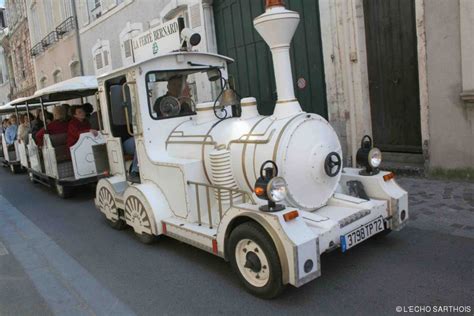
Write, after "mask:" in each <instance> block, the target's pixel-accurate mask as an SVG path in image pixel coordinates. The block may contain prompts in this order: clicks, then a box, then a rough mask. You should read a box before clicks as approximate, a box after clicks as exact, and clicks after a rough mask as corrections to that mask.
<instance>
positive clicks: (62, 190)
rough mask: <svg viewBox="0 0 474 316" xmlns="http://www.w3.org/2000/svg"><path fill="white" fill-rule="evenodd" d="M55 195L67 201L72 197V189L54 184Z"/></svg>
mask: <svg viewBox="0 0 474 316" xmlns="http://www.w3.org/2000/svg"><path fill="white" fill-rule="evenodd" d="M56 194H57V195H58V196H59V197H60V198H61V199H68V198H70V197H71V196H72V188H70V187H68V186H64V185H61V184H58V183H56Z"/></svg>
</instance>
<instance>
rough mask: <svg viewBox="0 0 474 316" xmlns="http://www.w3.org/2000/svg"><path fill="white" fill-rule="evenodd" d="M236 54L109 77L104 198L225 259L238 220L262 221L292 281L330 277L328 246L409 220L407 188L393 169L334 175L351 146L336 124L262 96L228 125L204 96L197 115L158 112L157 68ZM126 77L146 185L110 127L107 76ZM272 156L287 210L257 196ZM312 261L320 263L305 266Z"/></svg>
mask: <svg viewBox="0 0 474 316" xmlns="http://www.w3.org/2000/svg"><path fill="white" fill-rule="evenodd" d="M226 61H227V60H226V59H224V58H223V57H220V56H216V55H210V54H201V53H172V54H168V55H165V56H160V57H159V58H156V59H154V60H152V61H149V62H145V63H141V64H139V65H136V66H132V67H130V68H128V69H123V70H121V71H119V72H118V73H117V74H111V75H107V76H104V77H103V78H100V79H99V86H100V88H99V91H104V92H103V93H101V94H100V97H101V110H102V112H103V118H104V126H105V130H104V135H105V138H106V143H107V151H108V158H109V165H110V177H108V178H104V179H101V180H100V181H99V183H98V185H97V194H96V200H95V202H96V205H97V207H98V208H99V209H100V210H101V211H102V212H103V213H104V214H105V216H106V217H107V218H108V219H109V220H112V221H117V220H119V219H122V220H124V221H125V222H126V223H127V224H128V225H130V226H132V227H133V229H134V230H135V232H136V233H138V234H143V233H146V234H150V235H161V234H165V235H167V236H170V237H173V238H176V239H178V240H181V241H184V242H187V243H189V244H192V245H194V246H196V247H199V248H201V249H204V250H206V251H209V252H211V253H214V254H216V255H218V256H221V257H224V258H227V254H226V249H225V247H226V239H227V237H228V235H229V232H230V229H232V228H233V223H234V221H236V220H242V219H245V220H253V221H255V222H257V223H259V224H260V225H261V226H262V227H264V228H265V230H266V231H267V232H268V233H269V235H270V236H271V237H272V239H273V241H274V243H275V246H276V248H277V249H278V254H279V256H280V261H281V264H282V270H283V274H284V276H283V279H284V282H285V283H289V284H292V285H295V286H300V285H302V284H304V283H306V282H308V281H310V280H312V279H314V278H316V277H317V276H319V275H320V267H319V262H320V259H319V256H320V254H321V253H323V252H325V251H328V250H331V249H334V248H337V247H338V246H339V245H340V237H341V235H344V234H346V233H348V232H350V231H352V230H353V229H354V228H356V227H360V226H361V225H363V224H365V223H368V222H370V221H371V220H373V219H376V218H378V217H380V216H382V217H383V218H384V219H386V220H387V221H388V225H389V227H391V228H395V229H399V228H401V226H402V225H403V223H402V222H401V220H400V212H401V211H402V210H404V211H405V212H408V209H407V194H406V192H405V191H403V190H402V189H401V188H400V187H399V186H398V185H397V184H396V182H395V181H394V180H390V181H388V182H385V180H384V179H383V176H384V175H385V174H386V173H385V172H381V173H379V174H378V175H375V176H370V177H364V176H359V174H358V171H359V170H357V169H349V168H345V169H344V170H343V171H341V172H339V174H337V176H335V177H329V176H327V175H326V173H325V172H324V159H325V157H326V156H327V155H328V153H330V152H337V153H339V154H341V147H340V144H339V141H338V138H337V135H336V134H335V132H334V130H333V129H332V127H331V126H330V125H329V124H328V123H327V121H326V120H324V119H323V118H322V117H320V116H318V115H316V114H310V113H304V112H302V111H298V112H297V113H292V114H291V113H287V115H285V116H284V117H279V116H261V115H259V114H258V112H257V104H256V102H255V99H253V98H247V99H244V100H243V101H242V116H241V117H239V118H232V119H227V120H224V121H222V122H220V123H219V124H216V123H217V122H218V120H217V119H216V118H215V117H214V114H213V112H212V111H213V110H212V109H211V108H210V105H209V103H207V104H198V106H197V107H198V108H197V115H193V116H185V117H177V118H171V119H163V120H159V121H156V120H153V119H152V118H151V117H150V115H149V113H148V102H147V94H146V89H145V84H144V82H145V78H144V76H145V74H146V73H147V72H148V71H151V70H157V69H174V70H176V69H180V67H181V68H183V69H186V68H189V64H188V62H193V63H196V64H209V65H222V64H224V63H225V62H226ZM225 73H226V72H225V71H224V75H225ZM119 75H126V76H127V81H128V82H133V83H130V84H129V85H130V87H131V94H132V100H133V101H132V102H133V106H132V108H133V111H134V113H133V114H134V117H135V120H134V121H133V123H134V126H133V127H134V128H133V130H134V133H135V142H136V147H137V155H138V161H139V166H140V170H141V184H132V183H130V182H127V180H126V171H125V164H124V161H123V150H122V147H121V141H120V139H119V138H114V137H113V136H112V133H111V130H110V117H109V115H110V114H109V113H107V112H108V105H107V98H106V92H105V91H106V87H105V84H106V82H107V80H108V79H112V78H114V76H119ZM268 159H273V160H274V161H275V162H276V163H277V164H278V166H279V168H280V175H281V176H283V177H284V178H285V179H286V181H287V183H288V192H289V195H288V200H287V201H286V202H285V204H286V205H287V208H286V209H285V210H283V211H280V212H274V213H264V212H261V211H259V209H258V206H259V205H258V203H260V204H262V203H264V201H261V200H258V201H257V199H256V197H255V195H254V194H253V185H254V183H255V180H256V179H257V178H258V173H259V169H260V165H261V164H262V163H263V162H264V161H266V160H268ZM354 179H356V180H358V181H360V182H361V183H362V184H363V185H364V187H365V188H366V190H367V193H368V195H369V196H370V198H371V199H370V200H369V201H367V200H362V199H359V198H355V197H352V196H349V195H348V191H347V186H346V183H347V181H349V180H354ZM196 190H197V191H196ZM207 192H208V193H207ZM219 195H220V198H219ZM243 196H246V197H247V198H246V199H245V201H244V199H243ZM208 197H209V198H208ZM231 197H232V198H231ZM252 199H253V201H254V202H253V203H252ZM291 210H298V212H299V216H298V217H297V218H296V219H294V220H292V221H288V222H286V221H285V220H284V218H283V215H284V214H285V213H287V212H289V211H291ZM405 221H406V219H405ZM308 259H311V260H313V262H314V263H315V265H314V268H313V269H311V271H309V272H305V271H304V267H303V265H304V262H306V261H307V260H308Z"/></svg>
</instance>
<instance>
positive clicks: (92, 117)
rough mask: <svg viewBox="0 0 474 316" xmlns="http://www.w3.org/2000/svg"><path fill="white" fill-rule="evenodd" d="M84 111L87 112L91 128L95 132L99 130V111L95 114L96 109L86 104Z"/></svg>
mask: <svg viewBox="0 0 474 316" xmlns="http://www.w3.org/2000/svg"><path fill="white" fill-rule="evenodd" d="M82 107H83V108H84V111H86V117H87V120H88V121H89V123H90V124H91V128H92V129H95V130H99V118H98V115H97V111H95V112H94V107H93V106H92V104H90V103H84V104H83V105H82Z"/></svg>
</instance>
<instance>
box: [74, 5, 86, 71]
mask: <svg viewBox="0 0 474 316" xmlns="http://www.w3.org/2000/svg"><path fill="white" fill-rule="evenodd" d="M71 7H72V15H73V18H74V25H75V28H76V46H77V54H78V56H79V66H80V69H81V76H84V66H83V64H82V50H81V40H80V39H79V22H78V20H77V10H76V1H75V0H71Z"/></svg>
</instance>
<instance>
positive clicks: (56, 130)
mask: <svg viewBox="0 0 474 316" xmlns="http://www.w3.org/2000/svg"><path fill="white" fill-rule="evenodd" d="M67 126H68V122H65V121H52V122H51V123H49V124H48V134H50V135H54V134H66V133H67ZM44 132H45V131H44V127H43V128H42V129H40V130H39V131H38V133H36V135H35V140H36V145H38V146H43V137H44Z"/></svg>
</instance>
